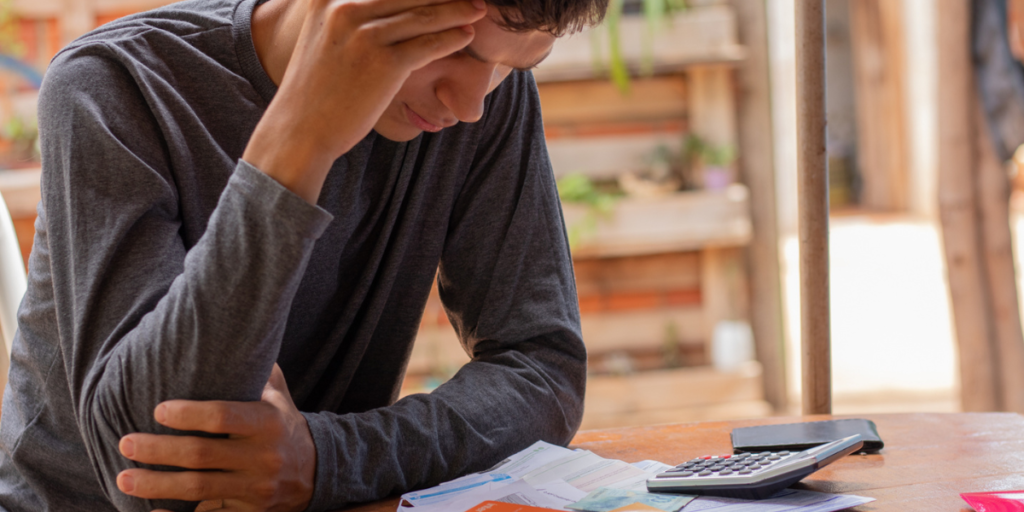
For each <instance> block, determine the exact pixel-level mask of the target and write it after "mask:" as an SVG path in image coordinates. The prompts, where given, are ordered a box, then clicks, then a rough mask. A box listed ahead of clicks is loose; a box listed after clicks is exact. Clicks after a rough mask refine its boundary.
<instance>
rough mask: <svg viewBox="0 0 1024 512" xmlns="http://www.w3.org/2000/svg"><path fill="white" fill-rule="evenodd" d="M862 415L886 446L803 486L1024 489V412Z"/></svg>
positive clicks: (916, 498)
mask: <svg viewBox="0 0 1024 512" xmlns="http://www.w3.org/2000/svg"><path fill="white" fill-rule="evenodd" d="M957 1H959V0H957ZM857 417H861V418H863V417H866V418H867V419H870V420H872V421H874V422H875V424H876V425H877V426H878V431H879V433H880V434H881V436H882V439H883V440H884V441H885V444H886V447H885V449H883V450H882V451H881V452H880V453H877V454H872V455H853V456H849V457H843V458H842V459H840V460H838V461H836V462H835V463H833V464H831V465H829V466H828V467H826V468H824V469H823V470H821V471H819V472H817V473H815V474H813V475H811V476H809V477H808V478H806V479H804V480H803V481H802V482H801V483H800V484H798V487H799V488H803V489H808V490H812V491H818V492H828V493H849V494H854V495H858V496H868V497H872V498H876V499H877V501H875V502H872V503H869V504H867V505H862V506H859V507H855V508H852V509H849V510H850V511H851V512H867V511H878V512H882V511H885V512H889V511H892V512H908V511H928V512H932V511H955V510H969V509H967V508H966V505H965V503H964V502H963V500H962V499H961V498H960V495H959V493H961V492H977V491H993V492H994V491H1000V490H1007V489H1020V488H1024V475H1022V474H1021V472H1020V459H1021V457H1022V456H1024V449H1022V444H1021V439H1020V432H1021V430H1024V418H1022V417H1021V416H1020V415H1018V414H1009V413H989V414H980V413H974V414H963V413H960V414H871V415H859V416H857ZM832 418H833V417H832V416H827V415H819V416H802V417H773V418H759V419H755V420H734V421H709V422H701V423H683V424H678V423H677V424H667V425H653V426H643V427H630V428H618V429H606V430H589V431H583V432H580V433H578V434H576V437H575V438H574V439H573V441H572V444H571V445H570V446H571V447H572V448H579V449H583V450H590V451H593V452H594V453H596V454H598V455H600V456H602V457H607V458H611V459H619V460H624V461H626V462H639V461H642V460H645V459H650V460H657V461H661V462H665V463H670V464H676V463H679V462H683V461H686V460H689V459H692V458H694V457H700V456H702V455H709V454H721V453H730V452H731V451H732V443H731V442H730V438H729V434H730V433H731V432H732V431H733V429H736V428H741V427H752V426H757V425H771V424H780V423H794V422H805V421H820V420H825V419H832ZM835 419H842V417H836V418H835ZM398 500H399V498H397V497H394V498H387V499H384V500H380V501H377V502H374V503H369V504H363V505H357V506H354V507H353V508H351V509H347V510H350V511H351V512H385V511H386V512H392V511H394V510H395V509H396V508H397V506H398ZM684 510H685V509H684Z"/></svg>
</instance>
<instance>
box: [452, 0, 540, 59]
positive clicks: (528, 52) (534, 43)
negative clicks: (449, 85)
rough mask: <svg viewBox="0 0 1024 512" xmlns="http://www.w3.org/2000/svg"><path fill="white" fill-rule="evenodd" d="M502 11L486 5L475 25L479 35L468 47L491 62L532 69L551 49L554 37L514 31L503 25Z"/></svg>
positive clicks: (474, 37) (534, 31)
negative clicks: (482, 15) (483, 12)
mask: <svg viewBox="0 0 1024 512" xmlns="http://www.w3.org/2000/svg"><path fill="white" fill-rule="evenodd" d="M501 19H502V18H501V14H500V13H499V12H498V9H497V8H495V7H494V6H491V5H489V6H487V16H484V17H483V18H482V19H480V21H477V22H476V23H474V24H473V29H474V31H475V32H476V35H474V36H473V42H471V43H470V44H469V48H470V49H471V50H472V51H473V52H474V53H475V54H477V55H479V56H481V57H483V58H484V59H486V60H487V61H488V62H492V63H497V64H504V65H507V66H510V67H514V68H529V67H531V66H533V65H535V64H537V63H538V62H539V61H540V60H542V59H543V58H544V57H546V56H547V55H548V53H550V52H551V47H552V46H553V45H554V44H555V36H553V35H551V34H549V33H547V32H544V31H541V30H530V31H527V32H514V31H511V30H508V29H507V28H505V27H504V26H503V25H502V24H501Z"/></svg>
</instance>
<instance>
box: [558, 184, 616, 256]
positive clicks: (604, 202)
mask: <svg viewBox="0 0 1024 512" xmlns="http://www.w3.org/2000/svg"><path fill="white" fill-rule="evenodd" d="M556 185H557V187H558V198H559V199H561V200H562V202H563V203H574V204H581V205H584V206H586V207H587V215H586V216H585V217H584V218H583V219H582V220H581V221H580V222H578V223H576V224H573V225H571V226H567V227H566V230H567V231H568V235H569V246H570V247H576V246H577V245H579V242H580V240H581V239H582V238H584V237H585V236H586V235H589V234H591V233H593V232H594V231H595V230H597V222H598V220H600V219H601V218H602V217H607V216H608V215H610V214H611V212H612V210H614V208H615V203H616V202H617V201H618V199H619V197H620V196H621V195H622V193H621V192H620V191H618V190H617V189H613V190H610V191H609V190H605V189H602V188H601V187H599V186H597V184H595V182H594V181H593V180H591V179H590V178H589V177H587V176H585V175H583V174H578V173H574V174H569V175H566V176H563V177H561V178H559V179H558V182H557V184H556Z"/></svg>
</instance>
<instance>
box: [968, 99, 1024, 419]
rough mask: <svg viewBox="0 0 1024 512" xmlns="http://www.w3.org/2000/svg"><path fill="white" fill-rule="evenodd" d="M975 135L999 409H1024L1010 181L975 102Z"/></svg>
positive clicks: (1023, 344) (1022, 348)
mask: <svg viewBox="0 0 1024 512" xmlns="http://www.w3.org/2000/svg"><path fill="white" fill-rule="evenodd" d="M974 113H975V116H974V119H975V126H976V130H975V133H976V135H977V152H976V155H977V164H976V165H977V173H976V174H975V176H976V179H977V184H978V186H977V203H978V205H979V209H978V210H979V214H980V215H979V221H980V224H981V233H982V240H983V241H984V242H983V243H984V245H983V246H982V250H983V252H984V255H985V265H984V267H985V270H986V273H987V276H988V290H989V297H990V299H991V301H990V304H991V309H990V310H989V311H988V314H989V316H990V317H991V325H992V334H993V335H994V337H995V340H994V341H995V353H996V354H998V357H997V358H996V361H997V362H998V364H999V372H998V375H999V380H998V381H997V385H999V386H1000V387H1001V389H1000V393H999V396H1000V398H1001V403H1000V409H1001V410H1004V411H1013V412H1024V331H1022V330H1021V321H1020V303H1019V302H1018V297H1017V271H1016V265H1015V260H1014V257H1013V236H1012V234H1011V232H1010V221H1009V220H1010V180H1009V177H1008V175H1007V173H1006V170H1005V169H1004V167H1003V165H1002V163H1001V162H1000V161H999V158H998V157H997V156H996V149H995V146H994V142H993V139H992V137H991V135H990V132H989V129H988V124H987V123H986V121H985V118H984V113H983V111H982V106H981V102H980V100H979V101H975V109H974Z"/></svg>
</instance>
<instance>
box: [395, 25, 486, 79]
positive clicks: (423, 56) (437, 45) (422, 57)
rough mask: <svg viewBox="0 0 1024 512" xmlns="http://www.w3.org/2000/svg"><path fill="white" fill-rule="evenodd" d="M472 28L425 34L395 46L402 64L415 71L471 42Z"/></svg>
mask: <svg viewBox="0 0 1024 512" xmlns="http://www.w3.org/2000/svg"><path fill="white" fill-rule="evenodd" d="M473 35H474V32H473V27H468V26H467V27H459V28H453V29H450V30H445V31H444V32H435V33H433V34H426V35H422V36H419V37H416V38H414V39H410V40H409V41H405V42H404V43H400V44H398V45H396V48H398V49H399V54H400V55H401V56H402V61H403V64H404V65H406V66H409V69H411V70H417V69H419V68H422V67H423V66H426V65H427V64H430V63H431V62H433V61H435V60H438V59H440V58H443V57H446V56H448V55H451V54H453V53H455V52H457V51H459V50H461V49H463V48H465V47H466V46H467V45H468V44H469V43H470V42H472V41H473Z"/></svg>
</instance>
